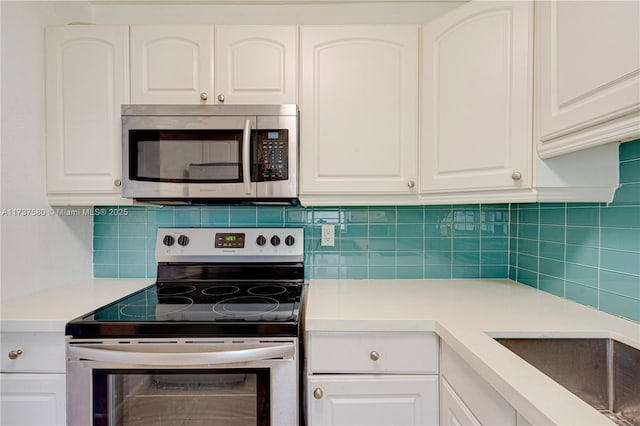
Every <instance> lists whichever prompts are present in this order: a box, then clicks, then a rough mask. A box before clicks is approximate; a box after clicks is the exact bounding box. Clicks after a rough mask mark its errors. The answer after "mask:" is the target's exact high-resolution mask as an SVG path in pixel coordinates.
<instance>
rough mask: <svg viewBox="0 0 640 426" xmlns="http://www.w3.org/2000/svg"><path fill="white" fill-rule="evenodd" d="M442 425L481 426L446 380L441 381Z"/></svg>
mask: <svg viewBox="0 0 640 426" xmlns="http://www.w3.org/2000/svg"><path fill="white" fill-rule="evenodd" d="M440 424H441V425H442V426H480V424H481V423H480V422H479V421H478V419H476V418H475V416H474V415H473V413H472V412H471V410H469V407H467V406H466V405H465V403H464V401H462V399H460V397H459V396H458V394H457V393H456V391H455V390H453V388H452V387H451V385H450V384H449V382H447V380H446V379H445V378H442V379H440Z"/></svg>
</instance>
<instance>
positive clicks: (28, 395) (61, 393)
mask: <svg viewBox="0 0 640 426" xmlns="http://www.w3.org/2000/svg"><path fill="white" fill-rule="evenodd" d="M65 380H66V378H65V375H64V374H18V373H3V374H0V389H1V390H0V400H1V403H0V404H1V408H0V412H1V417H0V424H3V425H6V426H44V425H46V426H63V425H66V403H65V401H66V395H65V389H66V388H65Z"/></svg>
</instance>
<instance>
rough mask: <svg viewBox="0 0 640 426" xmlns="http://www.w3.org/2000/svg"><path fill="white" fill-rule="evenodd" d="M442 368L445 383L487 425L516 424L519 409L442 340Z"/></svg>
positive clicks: (481, 422)
mask: <svg viewBox="0 0 640 426" xmlns="http://www.w3.org/2000/svg"><path fill="white" fill-rule="evenodd" d="M441 350H442V352H441V354H440V362H441V365H440V368H441V375H442V377H443V383H445V382H446V383H447V384H448V385H450V388H451V389H453V390H454V392H455V393H456V394H457V395H458V396H459V397H460V399H461V400H462V401H463V402H464V404H465V405H466V407H468V409H469V411H471V413H472V414H473V416H474V417H475V418H476V419H477V420H478V421H479V422H480V424H483V425H505V426H507V425H515V424H516V410H515V409H514V408H513V407H512V406H511V405H510V404H509V403H508V402H507V401H506V400H505V399H504V398H503V397H502V396H501V395H500V394H499V393H498V391H496V390H495V389H494V388H493V386H491V385H490V384H489V383H487V382H486V381H485V380H484V379H483V378H482V377H481V376H480V375H479V374H478V373H476V372H475V371H474V370H473V368H472V367H471V366H470V365H469V364H467V363H466V362H465V361H464V360H463V359H462V358H461V357H460V355H458V354H457V353H456V352H455V351H454V350H453V349H451V347H450V346H449V345H447V344H446V343H444V342H442V349H441Z"/></svg>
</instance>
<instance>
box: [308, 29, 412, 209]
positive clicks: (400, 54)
mask: <svg viewBox="0 0 640 426" xmlns="http://www.w3.org/2000/svg"><path fill="white" fill-rule="evenodd" d="M301 56H302V57H301V69H302V74H301V75H302V77H301V78H302V85H301V103H300V105H301V106H300V111H301V112H300V114H301V138H300V140H301V168H300V170H301V190H300V198H301V201H303V203H304V202H305V200H310V199H313V196H314V195H321V194H325V195H332V196H334V197H333V198H332V200H331V201H330V202H336V201H339V202H348V203H351V204H354V203H358V202H359V199H358V198H357V197H358V196H363V197H364V198H363V199H362V200H361V201H362V202H363V203H377V202H380V200H383V199H384V196H385V195H390V194H392V195H398V194H401V195H404V196H406V195H410V194H415V193H416V191H417V183H418V182H417V176H418V168H417V167H418V164H417V163H418V162H417V154H418V113H417V111H418V28H417V27H413V26H308V27H301ZM372 194H374V195H376V196H375V197H371V198H367V196H371V195H372ZM341 195H349V197H345V198H343V199H342V200H341V199H340V196H341ZM321 198H322V197H320V198H319V199H316V200H314V202H315V203H322V201H321Z"/></svg>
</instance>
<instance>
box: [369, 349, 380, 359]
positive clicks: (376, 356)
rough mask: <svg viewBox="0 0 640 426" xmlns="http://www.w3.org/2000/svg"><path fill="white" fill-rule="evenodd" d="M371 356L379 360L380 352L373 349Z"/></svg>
mask: <svg viewBox="0 0 640 426" xmlns="http://www.w3.org/2000/svg"><path fill="white" fill-rule="evenodd" d="M369 358H371V361H377V360H379V359H380V354H379V353H378V352H376V351H371V353H370V354H369Z"/></svg>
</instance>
